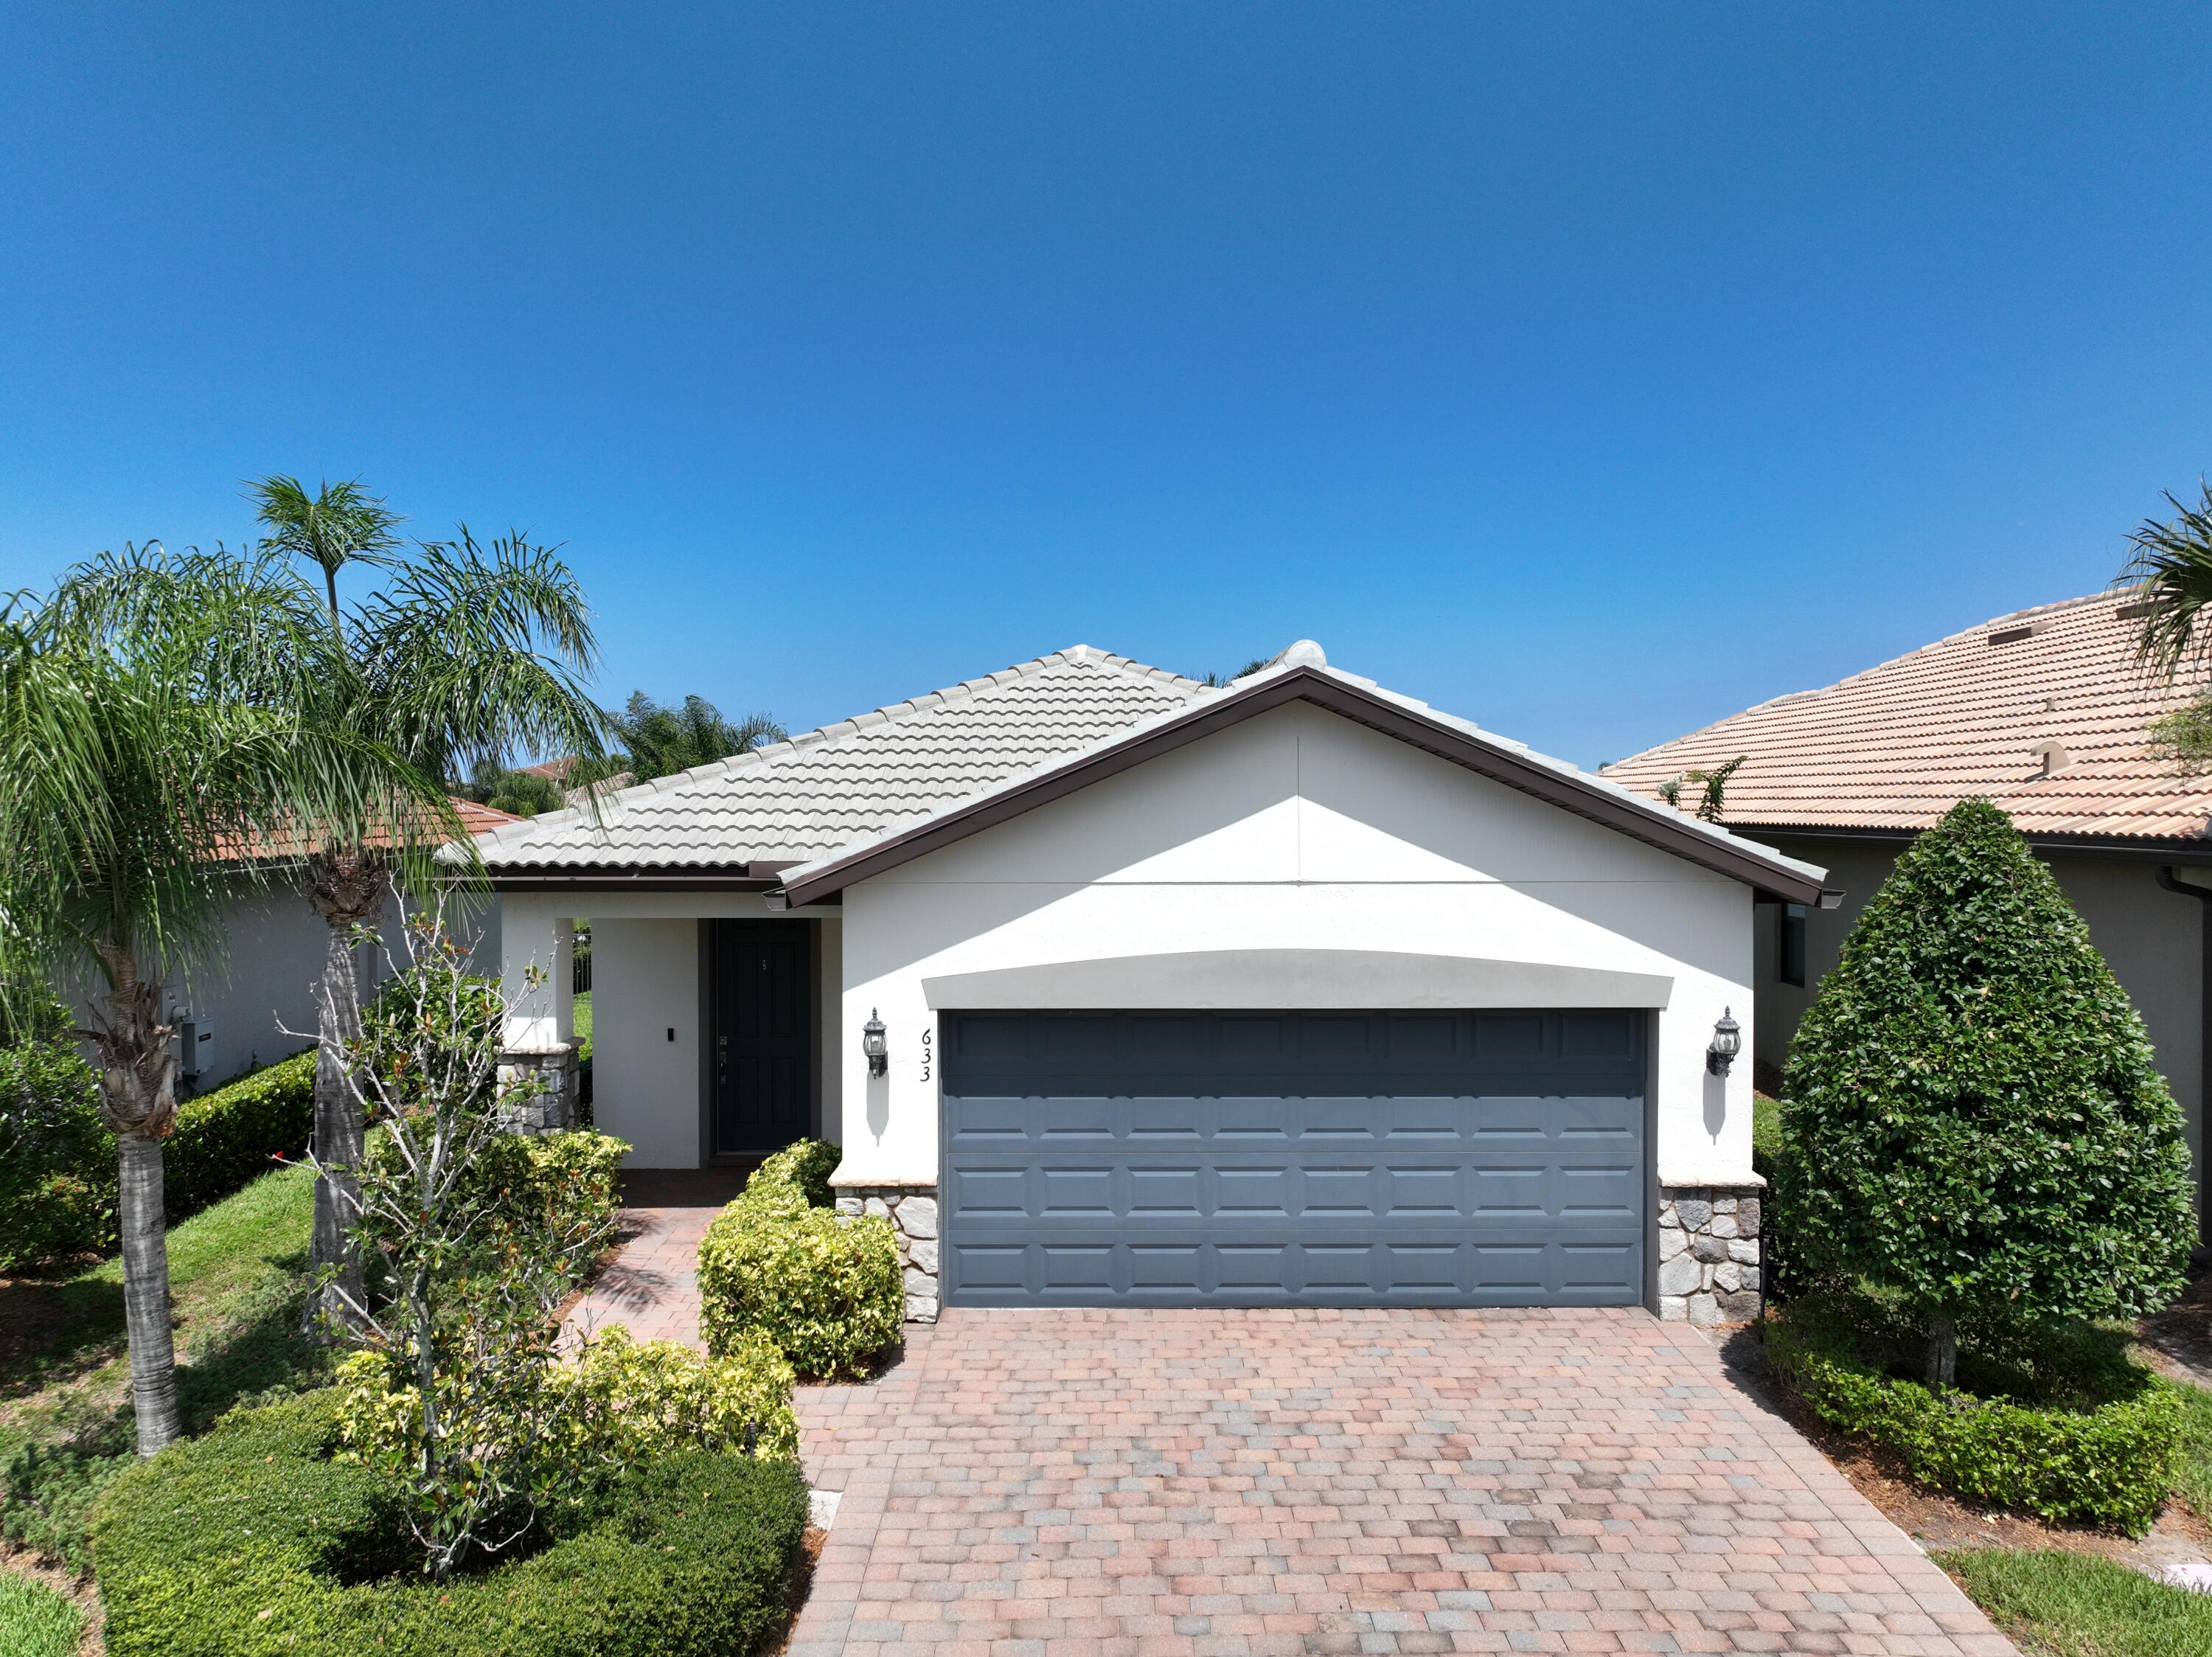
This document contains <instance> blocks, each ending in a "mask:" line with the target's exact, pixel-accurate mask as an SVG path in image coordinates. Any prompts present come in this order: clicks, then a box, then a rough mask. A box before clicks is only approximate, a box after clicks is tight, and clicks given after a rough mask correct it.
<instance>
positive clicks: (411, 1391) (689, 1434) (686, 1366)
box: [335, 1324, 799, 1506]
mask: <svg viewBox="0 0 2212 1657" xmlns="http://www.w3.org/2000/svg"><path fill="white" fill-rule="evenodd" d="M545 1386H546V1391H547V1392H548V1393H549V1394H550V1396H549V1397H548V1398H547V1399H546V1400H545V1404H546V1408H545V1410H544V1415H545V1416H546V1418H547V1419H548V1420H550V1421H551V1422H554V1423H555V1429H554V1431H553V1433H552V1434H551V1435H550V1436H549V1438H548V1439H547V1440H546V1441H545V1442H544V1444H543V1445H542V1446H540V1447H539V1452H538V1454H539V1462H540V1465H538V1468H537V1470H536V1474H537V1477H536V1479H535V1481H534V1483H536V1484H537V1486H538V1491H539V1495H540V1497H541V1499H542V1500H544V1501H546V1502H550V1503H552V1504H554V1505H556V1506H557V1505H558V1504H560V1503H562V1502H570V1501H573V1500H574V1499H576V1498H577V1497H578V1496H579V1495H580V1494H581V1495H583V1496H589V1495H590V1494H591V1493H592V1492H595V1491H597V1490H599V1489H602V1488H603V1487H604V1486H605V1483H607V1481H608V1480H609V1479H610V1478H611V1477H617V1476H618V1475H620V1474H621V1473H622V1472H623V1471H624V1470H625V1469H627V1468H629V1467H630V1466H631V1465H634V1464H635V1463H637V1462H639V1461H641V1460H646V1459H650V1458H652V1457H654V1456H659V1455H664V1454H668V1453H673V1452H676V1451H679V1450H714V1451H730V1452H737V1453H743V1454H747V1455H752V1456H756V1457H757V1458H759V1459H762V1460H763V1461H796V1460H797V1459H799V1418H798V1416H796V1415H794V1414H793V1411H792V1408H791V1386H792V1373H791V1366H790V1364H789V1363H787V1362H785V1361H784V1356H783V1354H782V1353H781V1352H780V1351H779V1350H777V1349H776V1345H775V1342H773V1341H771V1340H769V1337H767V1336H765V1335H763V1334H762V1333H760V1332H759V1331H757V1330H756V1331H750V1332H748V1333H747V1334H745V1335H744V1336H743V1337H741V1338H739V1339H738V1342H737V1343H735V1346H734V1348H733V1349H732V1351H731V1352H730V1353H729V1354H728V1355H726V1356H720V1357H714V1356H708V1355H702V1354H701V1353H699V1352H696V1351H694V1350H693V1349H691V1348H690V1347H688V1346H678V1344H677V1343H675V1342H673V1341H645V1342H639V1341H637V1340H635V1339H633V1338H632V1337H631V1335H630V1332H629V1331H628V1330H627V1329H624V1328H623V1326H622V1325H619V1324H617V1325H613V1326H612V1327H611V1328H608V1329H605V1330H602V1331H599V1333H598V1334H596V1335H594V1336H593V1337H592V1339H591V1340H590V1341H589V1342H587V1343H586V1345H585V1347H584V1349H583V1350H582V1351H581V1352H580V1354H578V1355H577V1356H576V1357H575V1358H574V1360H572V1361H570V1362H566V1363H562V1364H557V1365H556V1366H555V1367H553V1368H551V1369H550V1370H548V1371H547V1372H546V1375H545ZM420 1399H421V1394H419V1393H418V1392H416V1389H415V1387H414V1386H413V1385H412V1382H411V1378H410V1376H408V1375H407V1374H405V1373H404V1366H401V1365H399V1364H398V1363H397V1362H395V1361H394V1360H393V1359H392V1358H390V1357H387V1356H386V1355H384V1354H381V1353H377V1352H356V1353H355V1354H354V1355H352V1356H351V1357H349V1358H348V1359H346V1360H345V1362H343V1363H342V1364H340V1365H339V1367H338V1386H337V1406H336V1416H335V1421H336V1429H337V1438H336V1444H337V1455H338V1456H339V1457H340V1459H344V1460H349V1461H357V1462H362V1463H363V1464H365V1465H371V1466H374V1465H377V1463H378V1462H379V1461H380V1460H388V1459H391V1458H392V1457H393V1456H395V1455H396V1456H398V1457H402V1458H405V1457H411V1456H414V1455H417V1454H419V1453H421V1422H422V1417H421V1415H420V1413H419V1411H420V1407H421V1405H420Z"/></svg>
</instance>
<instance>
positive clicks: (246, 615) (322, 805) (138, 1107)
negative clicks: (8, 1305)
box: [0, 546, 451, 1455]
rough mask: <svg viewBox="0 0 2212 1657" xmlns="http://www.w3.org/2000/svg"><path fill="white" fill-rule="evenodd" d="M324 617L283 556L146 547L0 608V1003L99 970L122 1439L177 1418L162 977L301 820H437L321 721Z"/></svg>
mask: <svg viewBox="0 0 2212 1657" xmlns="http://www.w3.org/2000/svg"><path fill="white" fill-rule="evenodd" d="M328 638H329V631H328V628H327V626H326V625H325V623H324V620H323V618H322V617H321V615H320V614H319V611H318V607H317V606H316V605H315V603H314V600H313V596H312V594H308V593H307V590H306V589H305V588H303V587H302V586H301V583H300V582H297V581H296V580H295V579H294V578H293V577H292V576H291V575H290V574H289V571H288V570H284V569H283V567H282V566H281V565H276V564H272V563H271V562H270V561H269V560H266V559H257V558H252V557H239V556H236V555H233V554H229V553H225V552H222V551H217V552H216V553H214V554H200V553H197V552H191V553H185V554H181V555H176V556H172V555H170V554H168V553H167V552H165V551H162V550H161V549H160V548H159V547H158V546H155V547H149V548H147V549H145V550H143V551H139V550H137V549H129V548H126V549H125V551H124V553H122V554H121V555H119V556H118V555H102V556H101V557H99V558H96V559H94V560H92V561H90V562H89V563H87V564H82V565H79V566H78V567H76V569H75V570H71V571H70V572H69V573H68V574H67V575H66V576H64V578H63V580H62V582H61V583H60V584H59V585H58V587H57V588H56V589H55V592H54V593H53V594H52V595H51V596H50V597H49V598H47V599H46V600H38V599H36V598H34V597H33V595H30V594H15V595H14V597H13V598H11V599H9V600H7V601H6V602H5V604H4V606H0V776H4V777H6V778H7V786H6V787H5V788H0V1002H5V1003H6V1004H7V1006H8V1009H9V1014H10V1016H20V1015H21V1014H22V1012H23V1010H24V1008H26V1006H27V1003H28V1002H31V1001H32V1000H33V999H35V998H38V997H40V996H44V995H45V994H46V993H47V988H48V986H49V985H50V984H56V983H72V982H83V981H85V979H86V978H96V979H97V981H98V983H99V984H100V995H99V998H98V1002H97V1004H96V1005H95V1006H94V1008H93V1009H92V1010H91V1011H90V1013H89V1014H88V1019H87V1022H86V1027H85V1028H83V1029H82V1030H79V1031H77V1032H76V1035H77V1036H78V1037H79V1039H82V1040H85V1041H87V1042H88V1043H89V1044H91V1045H92V1046H93V1047H94V1050H95V1052H96V1054H97V1060H98V1068H99V1071H100V1104H101V1108H102V1111H103V1112H104V1114H105V1115H106V1119H107V1123H108V1125H109V1126H110V1127H111V1128H112V1129H113V1130H114V1132H115V1135H116V1155H117V1162H118V1197H119V1200H118V1210H119V1212H118V1222H119V1224H118V1229H119V1230H120V1232H121V1239H122V1250H123V1276H124V1309H125V1324H126V1327H127V1329H128V1331H129V1337H130V1351H131V1397H132V1400H133V1404H134V1406H135V1410H136V1413H137V1440H138V1451H139V1453H140V1454H142V1455H151V1454H153V1453H155V1451H157V1450H159V1449H161V1447H162V1446H164V1445H165V1444H167V1443H168V1442H169V1441H171V1440H173V1439H174V1438H175V1437H176V1436H177V1433H178V1430H179V1420H178V1408H177V1386H176V1363H175V1354H174V1350H173V1346H172V1343H171V1338H170V1331H169V1275H168V1247H167V1235H166V1233H165V1231H164V1215H163V1202H162V1153H161V1142H162V1140H163V1139H164V1138H165V1137H166V1136H167V1134H168V1133H169V1131H170V1129H171V1127H172V1126H173V1122H174V1119H175V1116H176V1081H177V1062H176V1058H175V1056H174V1053H173V1050H172V1047H171V1042H172V1039H173V1037H174V1035H175V1026H174V1024H173V1021H172V1014H171V1012H170V1010H169V990H170V986H171V984H172V983H173V982H175V981H178V980H179V979H185V980H188V979H189V978H190V976H191V975H193V974H196V973H197V972H206V971H211V970H213V969H214V968H215V967H216V966H217V965H218V964H219V958H220V917H221V915H222V911H223V909H224V907H225V905H226V904H227V902H228V899H229V898H230V896H231V895H232V893H233V892H234V891H235V890H236V888H237V887H238V886H240V884H241V883H245V884H253V883H267V882H269V881H270V880H280V879H283V878H286V876H285V873H284V866H285V863H286V861H287V852H288V850H289V848H290V847H291V846H292V845H294V844H296V840H297V834H298V827H299V825H301V823H304V822H315V821H319V820H322V819H325V817H326V816H328V814H329V813H331V811H332V809H333V808H334V807H337V805H339V804H340V803H343V804H345V805H346V806H348V807H349V808H351V809H353V810H354V811H356V813H358V814H359V815H360V817H361V818H362V820H364V821H368V820H371V819H376V818H381V819H383V820H384V821H385V822H386V824H387V825H390V824H394V823H398V822H401V821H405V820H411V819H415V818H417V817H419V816H421V815H422V813H424V812H425V811H426V810H428V812H429V813H433V814H435V813H436V812H438V811H441V810H443V811H446V812H447V814H448V815H449V816H450V814H451V813H450V807H447V805H446V803H445V801H444V796H443V795H442V793H441V791H440V790H439V789H438V788H437V785H436V783H435V779H434V778H431V777H428V776H426V775H424V774H423V773H422V772H421V771H418V770H416V769H415V768H413V767H410V766H408V765H405V764H404V762H401V761H400V760H399V759H398V757H397V756H396V755H394V754H392V752H390V750H389V749H386V748H380V747H378V746H376V745H374V744H373V743H364V742H362V741H361V740H359V739H358V738H357V737H356V735H355V734H353V733H351V732H350V731H348V730H345V729H343V728H336V727H333V726H331V725H330V724H329V723H328V722H326V721H325V719H324V717H323V716H324V714H325V711H326V709H325V704H322V703H321V702H319V700H318V698H317V697H316V695H315V693H314V692H315V687H316V685H318V684H319V683H321V682H323V681H325V679H327V676H328V673H329V672H330V668H331V663H330V662H329V661H327V660H326V659H325V657H326V651H327V641H328Z"/></svg>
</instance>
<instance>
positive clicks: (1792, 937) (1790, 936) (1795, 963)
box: [1775, 904, 1805, 989]
mask: <svg viewBox="0 0 2212 1657" xmlns="http://www.w3.org/2000/svg"><path fill="white" fill-rule="evenodd" d="M1781 927H1782V939H1781V947H1779V948H1778V949H1777V950H1776V951H1775V964H1776V966H1777V968H1778V973H1779V976H1780V978H1781V979H1782V982H1783V983H1784V984H1796V985H1797V986H1799V987H1800V988H1801V989H1802V987H1803V986H1804V983H1805V905H1802V904H1784V905H1782V915H1781Z"/></svg>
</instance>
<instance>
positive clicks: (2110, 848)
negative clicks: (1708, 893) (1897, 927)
mask: <svg viewBox="0 0 2212 1657" xmlns="http://www.w3.org/2000/svg"><path fill="white" fill-rule="evenodd" d="M1728 826H1729V832H1730V833H1733V834H1743V835H1748V836H1750V837H1751V838H1753V839H1757V840H1836V841H1841V842H1844V843H1846V844H1851V843H1856V844H1861V845H1881V846H1902V845H1906V844H1910V843H1911V842H1912V841H1914V840H1917V839H1918V838H1920V836H1921V835H1922V834H1923V833H1924V832H1926V831H1925V830H1923V829H1917V828H1903V827H1890V828H1851V827H1847V826H1844V825H1840V824H1820V823H1807V824H1798V823H1730V824H1729V825H1728ZM2021 833H2022V834H2024V835H2025V836H2026V837H2027V844H2028V847H2029V849H2030V850H2033V851H2038V852H2045V853H2050V852H2064V853H2067V854H2069V855H2071V856H2076V857H2086V858H2093V859H2094V860H2096V861H2097V862H2108V863H2176V864H2182V865H2185V866H2188V867H2191V868H2197V867H2202V866H2203V865H2206V864H2212V838H2203V839H2191V840H2183V839H2157V838H2153V837H2151V836H2148V835H2142V834H2076V833H2071V832H2065V831H2063V830H2038V829H2023V830H2021Z"/></svg>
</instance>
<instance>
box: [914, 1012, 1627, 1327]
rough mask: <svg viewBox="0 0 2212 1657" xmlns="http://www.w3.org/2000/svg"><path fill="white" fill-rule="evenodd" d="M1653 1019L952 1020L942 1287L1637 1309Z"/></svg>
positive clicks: (1055, 1016)
mask: <svg viewBox="0 0 2212 1657" xmlns="http://www.w3.org/2000/svg"><path fill="white" fill-rule="evenodd" d="M1647 1023H1648V1014H1644V1013H1642V1012H1640V1011H1631V1012H1615V1011H1594V1012H1565V1013H1562V1012H1529V1013H1510V1012H1481V1013H1449V1012H1437V1013H1429V1012H1409V1013H1364V1012H1363V1013H1343V1014H1337V1013H1194V1014H1176V1013H965V1014H958V1013H954V1014H946V1015H945V1020H944V1035H943V1042H942V1047H943V1051H944V1058H945V1071H944V1087H945V1112H944V1122H945V1128H944V1132H945V1146H944V1161H943V1168H944V1178H943V1184H942V1187H941V1191H942V1195H943V1198H944V1207H943V1219H944V1238H943V1256H942V1260H941V1271H942V1282H943V1286H944V1290H945V1297H946V1299H947V1301H949V1302H950V1303H951V1304H953V1305H956V1306H1199V1305H1206V1306H1290V1305H1297V1306H1613V1305H1625V1304H1633V1303H1635V1302H1637V1301H1640V1300H1641V1299H1642V1298H1643V1293H1644V1209H1645V1196H1644V1192H1645V1177H1646V1150H1645V1144H1644V1042H1645V1039H1646V1038H1645V1031H1646V1026H1647Z"/></svg>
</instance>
